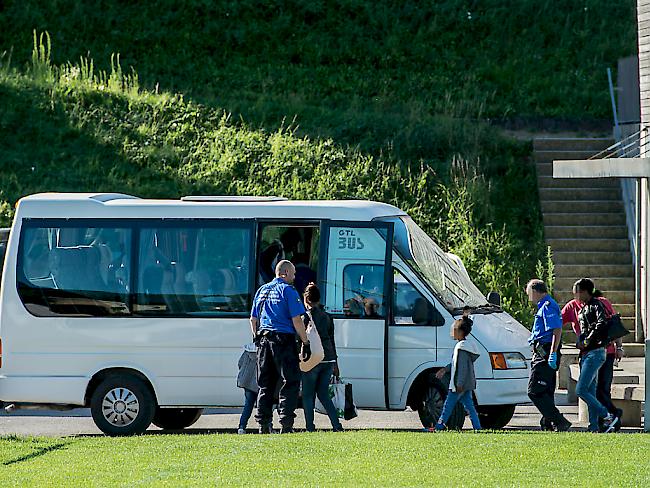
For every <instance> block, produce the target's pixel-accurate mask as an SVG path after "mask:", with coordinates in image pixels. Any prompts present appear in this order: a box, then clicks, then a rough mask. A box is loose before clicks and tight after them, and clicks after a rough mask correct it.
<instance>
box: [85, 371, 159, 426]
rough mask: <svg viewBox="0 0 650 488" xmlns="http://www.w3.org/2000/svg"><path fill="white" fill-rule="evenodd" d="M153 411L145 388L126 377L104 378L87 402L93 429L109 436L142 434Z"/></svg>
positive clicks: (138, 382)
mask: <svg viewBox="0 0 650 488" xmlns="http://www.w3.org/2000/svg"><path fill="white" fill-rule="evenodd" d="M155 411H156V398H155V396H154V394H153V392H152V391H151V389H150V387H149V385H147V384H146V383H145V382H144V381H143V380H141V379H140V378H138V377H136V376H132V375H127V374H116V375H112V376H108V377H107V378H106V379H104V380H103V381H102V382H101V383H100V384H99V385H98V386H97V388H95V391H94V392H93V394H92V396H91V399H90V413H91V414H92V417H93V420H94V421H95V425H97V427H98V428H99V430H101V431H102V432H104V433H105V434H107V435H110V436H122V435H134V434H142V433H143V432H144V431H145V430H147V428H148V427H149V426H150V425H151V421H152V420H153V416H154V413H155Z"/></svg>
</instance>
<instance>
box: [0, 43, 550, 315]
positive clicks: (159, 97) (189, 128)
mask: <svg viewBox="0 0 650 488" xmlns="http://www.w3.org/2000/svg"><path fill="white" fill-rule="evenodd" d="M112 62H113V65H112V68H111V70H110V71H108V72H104V71H98V70H95V68H94V66H93V64H92V61H90V60H87V59H83V60H81V62H79V63H74V64H72V63H68V64H64V65H61V66H56V65H54V64H52V62H51V54H50V47H49V40H48V38H47V36H38V39H36V42H35V47H34V52H33V59H32V62H31V63H30V64H29V65H28V67H27V68H25V69H18V68H14V67H13V66H12V65H11V64H10V63H7V62H5V64H3V65H2V66H1V67H0V98H2V99H3V101H4V102H5V104H4V109H3V110H2V111H1V112H0V146H1V147H2V148H3V151H2V152H1V153H0V202H1V203H0V205H2V207H1V209H0V212H1V214H0V225H8V224H9V222H10V219H11V216H12V213H13V205H14V203H15V202H16V201H17V200H18V199H19V198H20V197H21V196H23V195H27V194H30V193H35V192H39V191H122V192H126V193H132V194H135V195H138V196H142V197H168V198H177V197H179V196H182V195H186V194H253V195H266V194H277V195H280V196H284V197H288V198H294V199H326V198H336V199H340V198H360V199H370V200H378V201H383V202H388V203H392V204H394V205H396V206H398V207H400V208H402V209H404V210H405V211H407V212H408V213H409V214H411V216H413V217H414V218H415V219H416V220H417V221H418V222H419V223H420V225H422V226H423V227H424V228H425V229H426V230H427V231H428V232H429V233H430V234H431V235H432V236H434V237H435V238H436V239H438V241H439V242H440V243H441V245H442V246H443V247H444V248H447V249H449V250H451V251H453V252H456V253H457V254H459V255H460V256H461V257H462V258H463V260H464V261H465V263H466V265H467V267H468V269H469V270H470V273H472V276H473V277H474V278H475V279H476V281H477V283H478V284H479V286H480V287H481V288H482V289H485V290H492V289H496V290H499V291H501V292H502V294H503V295H504V304H505V306H506V308H507V309H508V310H509V311H511V312H512V313H513V314H514V315H515V316H517V317H518V318H520V319H522V320H524V319H526V317H527V315H528V313H529V311H528V306H527V305H526V301H525V297H524V295H523V293H522V291H521V288H522V286H523V284H524V283H525V281H526V280H527V279H528V277H529V276H531V275H532V274H534V273H535V265H536V263H537V260H538V259H539V256H542V255H543V253H544V249H543V245H542V230H541V226H540V223H539V208H538V204H537V197H536V193H535V192H536V185H535V175H534V169H533V167H532V165H529V164H526V160H527V158H528V154H529V151H530V147H529V144H527V143H521V142H516V141H513V140H510V139H505V138H504V137H502V136H501V135H500V133H499V132H498V131H497V130H496V129H494V128H492V127H490V126H488V125H486V124H483V123H475V122H469V121H467V120H464V119H446V120H445V124H444V125H441V126H439V127H437V129H436V130H437V131H438V133H437V140H439V141H440V148H439V149H440V151H441V153H442V154H443V157H441V159H440V160H438V161H430V162H424V161H421V160H420V161H404V160H399V159H395V158H394V157H392V156H391V155H390V154H384V155H382V154H372V153H367V152H364V151H362V150H360V149H359V148H358V147H350V146H348V145H341V144H337V143H336V142H335V141H334V140H332V139H312V138H310V137H308V136H304V135H302V136H301V135H298V134H297V133H296V131H295V127H293V126H290V125H287V126H285V127H281V128H279V129H277V130H274V131H268V130H265V129H263V128H253V127H252V126H250V125H248V124H247V123H246V122H244V121H242V120H241V119H235V118H234V117H232V116H231V115H230V114H229V113H228V112H227V111H225V110H223V109H221V108H215V107H209V106H205V105H201V104H197V103H196V102H193V101H191V100H187V99H185V97H183V96H182V95H173V94H169V93H165V92H163V93H155V92H151V91H148V90H145V89H142V88H141V87H140V85H139V78H138V76H137V75H136V74H135V73H134V72H131V73H128V72H127V73H128V74H125V72H124V71H123V70H122V68H121V66H120V64H119V62H118V59H117V56H114V57H113V60H112ZM455 148H460V152H458V151H457V150H456V149H455Z"/></svg>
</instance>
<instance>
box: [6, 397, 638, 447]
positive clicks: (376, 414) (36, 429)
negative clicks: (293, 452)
mask: <svg viewBox="0 0 650 488" xmlns="http://www.w3.org/2000/svg"><path fill="white" fill-rule="evenodd" d="M557 403H558V405H560V407H559V408H560V410H561V411H562V412H563V413H564V415H565V416H566V417H567V418H568V419H569V420H570V421H571V422H572V423H573V424H574V426H575V427H576V428H577V429H584V428H585V427H586V426H585V425H584V424H580V423H579V422H578V407H577V406H575V405H567V404H566V401H565V396H564V395H562V394H558V395H557ZM239 411H240V410H239V409H209V410H206V411H205V413H204V415H203V416H201V418H200V419H199V420H198V421H197V422H196V424H194V425H193V426H191V427H190V428H188V429H185V430H184V431H183V432H186V433H188V434H192V433H194V434H205V433H235V432H236V431H237V424H238V422H239ZM297 415H298V417H297V419H296V428H297V429H303V428H304V425H305V423H304V417H303V415H302V411H301V410H298V411H297ZM539 418H540V415H539V413H538V412H537V410H536V409H535V407H533V406H532V405H521V406H518V407H517V409H516V411H515V415H514V417H513V419H512V420H511V422H510V423H509V424H508V426H507V427H506V429H511V430H539ZM343 425H344V427H345V428H346V429H347V430H361V429H380V430H397V431H420V430H422V424H421V423H420V419H419V417H418V414H417V412H413V411H410V410H407V411H404V412H383V411H370V410H359V416H358V417H357V418H355V419H353V420H350V421H345V422H344V423H343ZM275 426H279V422H278V421H277V417H276V419H275ZM248 427H249V429H248V431H249V432H251V433H253V432H255V428H256V426H255V425H254V420H253V419H252V418H251V421H250V423H249V426H248ZM316 427H317V428H318V429H329V428H330V425H329V420H328V418H327V417H326V416H325V415H320V414H318V413H317V414H316ZM465 428H466V429H471V423H470V421H469V418H468V419H466V422H465ZM624 430H625V431H634V430H636V431H638V429H624ZM149 432H151V433H155V432H161V430H160V429H159V428H158V427H155V426H153V425H152V426H151V427H150V429H149ZM10 434H16V435H21V436H51V437H64V436H76V435H101V432H100V430H99V429H98V428H97V427H96V426H95V424H94V423H93V420H92V418H91V417H90V411H89V410H88V409H84V408H80V409H76V410H71V411H67V412H57V411H50V410H24V411H16V412H14V413H11V414H7V413H5V412H4V410H2V411H0V435H10Z"/></svg>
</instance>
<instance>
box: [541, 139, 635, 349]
mask: <svg viewBox="0 0 650 488" xmlns="http://www.w3.org/2000/svg"><path fill="white" fill-rule="evenodd" d="M611 144H613V140H610V139H577V138H576V139H561V138H555V139H554V138H538V139H535V140H534V142H533V149H534V157H535V163H536V167H537V182H538V187H539V198H540V202H541V207H542V214H543V217H544V233H545V237H546V242H547V244H548V245H549V246H551V249H552V251H553V262H554V264H555V277H556V278H555V286H554V295H555V298H556V299H557V301H558V303H560V306H562V305H564V303H566V302H567V301H569V300H571V299H572V298H573V297H572V292H571V287H572V285H573V283H574V282H575V281H576V280H577V279H579V278H583V277H588V278H591V279H593V280H594V282H595V284H596V287H597V288H599V289H600V290H602V291H603V293H604V295H605V296H606V297H607V298H608V299H609V300H610V301H611V302H612V303H613V305H614V308H615V309H616V310H617V311H618V312H619V313H620V314H621V316H622V317H623V322H624V323H625V325H626V327H627V328H628V330H631V331H632V333H634V317H635V305H634V268H633V265H632V253H631V247H630V241H629V239H628V234H627V226H626V220H625V210H624V208H623V202H622V200H621V190H620V184H619V181H618V180H616V179H604V178H603V179H583V178H576V179H553V163H552V162H553V160H557V159H587V158H589V157H590V156H592V155H594V154H595V153H598V152H600V151H601V150H603V149H605V148H606V147H608V146H610V145H611ZM569 335H570V334H569ZM567 339H569V338H567ZM573 340H575V337H574V338H573ZM625 341H626V342H633V341H634V336H633V335H631V336H627V337H626V339H625ZM641 351H642V349H641Z"/></svg>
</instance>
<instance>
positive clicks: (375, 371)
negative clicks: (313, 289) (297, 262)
mask: <svg viewBox="0 0 650 488" xmlns="http://www.w3.org/2000/svg"><path fill="white" fill-rule="evenodd" d="M321 236H322V239H321V245H322V251H321V256H323V257H325V259H323V260H322V261H321V279H322V281H321V289H322V290H324V304H325V309H326V310H327V311H328V312H329V313H331V314H332V315H333V316H334V318H335V321H334V322H335V331H336V332H335V338H336V349H337V352H338V356H339V367H340V370H341V376H343V377H344V378H345V379H346V380H349V381H350V382H351V383H353V385H354V398H355V402H356V404H357V406H359V407H365V408H387V406H388V385H387V378H388V375H387V368H388V358H387V355H386V349H387V343H386V341H387V338H388V336H387V333H386V332H387V325H388V322H387V320H388V317H389V316H390V307H391V300H390V296H391V291H390V289H391V284H392V274H391V264H390V262H391V252H392V251H391V245H390V243H392V242H393V224H392V223H389V222H346V221H328V222H324V223H323V229H322V231H321Z"/></svg>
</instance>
